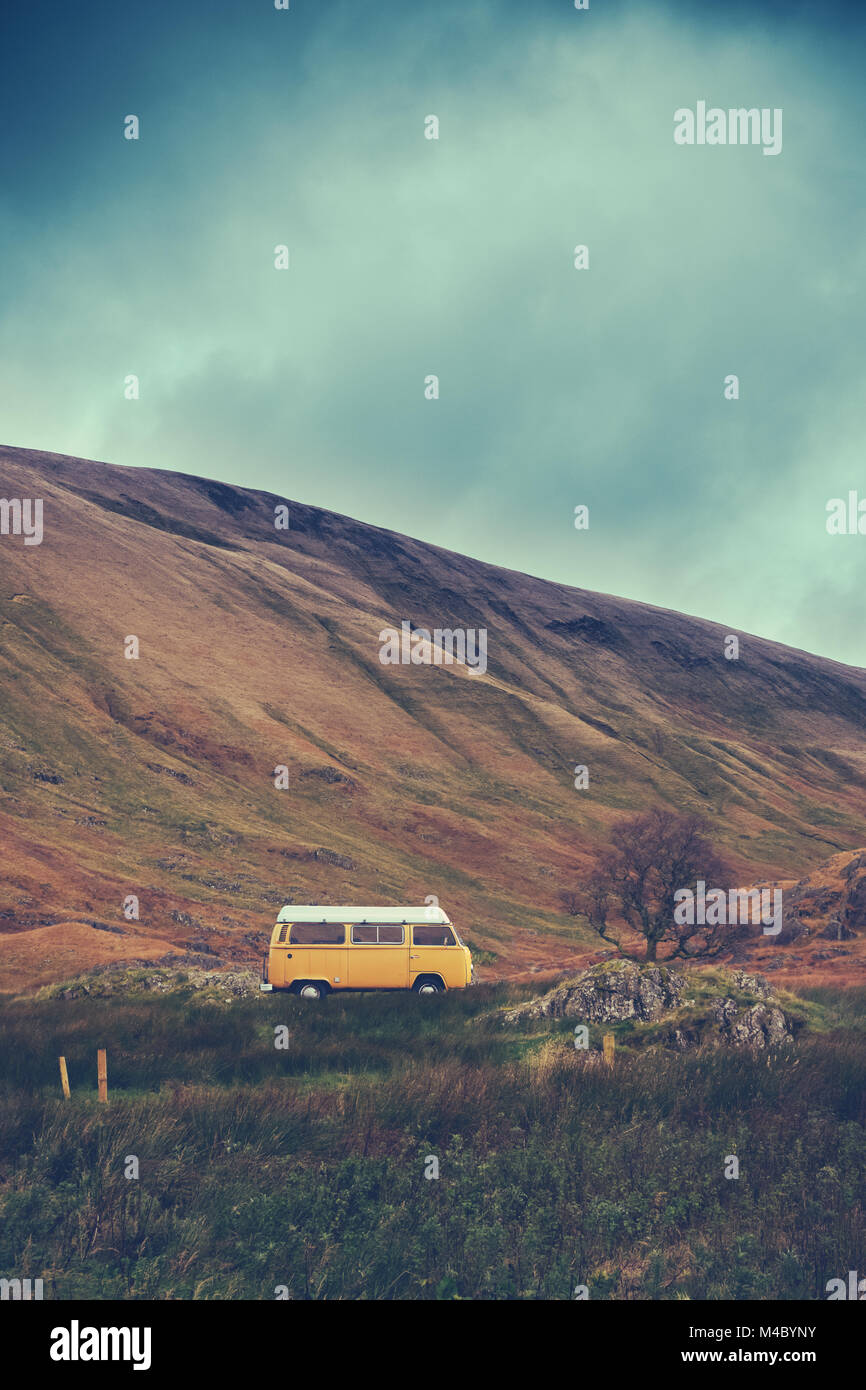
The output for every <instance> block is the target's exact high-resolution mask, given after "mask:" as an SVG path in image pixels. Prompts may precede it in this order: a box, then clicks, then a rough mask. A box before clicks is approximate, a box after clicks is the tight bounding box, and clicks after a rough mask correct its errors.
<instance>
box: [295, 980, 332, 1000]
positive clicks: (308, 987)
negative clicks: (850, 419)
mask: <svg viewBox="0 0 866 1390" xmlns="http://www.w3.org/2000/svg"><path fill="white" fill-rule="evenodd" d="M295 992H296V993H297V994H298V995H299V997H300V998H301V999H324V997H325V995H326V994H327V992H328V987H327V985H323V984H322V982H321V981H320V980H300V981H299V982H298V985H297V988H296V991H295Z"/></svg>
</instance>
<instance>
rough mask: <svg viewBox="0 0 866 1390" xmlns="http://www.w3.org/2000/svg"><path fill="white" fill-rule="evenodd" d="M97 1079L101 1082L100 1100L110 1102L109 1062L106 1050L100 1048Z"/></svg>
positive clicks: (97, 1060)
mask: <svg viewBox="0 0 866 1390" xmlns="http://www.w3.org/2000/svg"><path fill="white" fill-rule="evenodd" d="M96 1077H97V1080H98V1082H99V1099H100V1100H101V1101H104V1102H105V1103H106V1104H107V1102H108V1062H107V1061H106V1058H105V1048H104V1047H100V1048H99V1049H98V1050H97V1053H96Z"/></svg>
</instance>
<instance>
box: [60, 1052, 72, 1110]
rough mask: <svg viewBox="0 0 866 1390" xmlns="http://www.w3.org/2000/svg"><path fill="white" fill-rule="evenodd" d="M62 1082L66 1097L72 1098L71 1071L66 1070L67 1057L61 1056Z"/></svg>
mask: <svg viewBox="0 0 866 1390" xmlns="http://www.w3.org/2000/svg"><path fill="white" fill-rule="evenodd" d="M60 1084H61V1086H62V1087H63V1094H64V1095H65V1097H66V1099H67V1100H71V1099H72V1097H71V1095H70V1092H69V1073H68V1071H67V1070H66V1058H65V1057H61V1058H60Z"/></svg>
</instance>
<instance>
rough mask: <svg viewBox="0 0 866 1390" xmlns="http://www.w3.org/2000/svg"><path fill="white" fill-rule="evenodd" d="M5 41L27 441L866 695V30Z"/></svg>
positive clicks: (258, 18) (82, 16)
mask: <svg viewBox="0 0 866 1390" xmlns="http://www.w3.org/2000/svg"><path fill="white" fill-rule="evenodd" d="M863 9H864V11H866V7H863ZM2 24H3V28H2V33H0V37H2V43H3V52H4V81H3V84H2V90H0V146H2V179H0V302H2V317H0V374H2V417H3V418H2V427H0V442H2V443H6V444H13V445H18V446H24V447H31V448H38V449H48V450H54V451H57V452H60V453H67V454H75V455H81V456H84V457H89V458H96V459H103V460H107V461H109V462H113V463H122V464H132V465H146V466H150V467H159V468H173V469H178V470H181V471H183V472H191V473H198V474H202V475H205V476H208V477H214V478H219V479H222V480H225V481H227V482H235V483H242V484H245V485H248V486H253V487H262V488H266V489H268V490H270V491H272V492H276V493H279V494H280V495H283V496H285V497H286V498H287V499H298V500H301V501H304V502H308V503H313V504H316V505H319V506H324V507H329V508H332V509H334V510H337V511H340V512H344V513H346V514H348V515H350V516H354V517H357V518H359V519H361V520H364V521H369V522H373V523H376V524H379V525H383V526H388V527H392V528H394V529H396V530H398V531H403V532H406V533H409V534H411V535H414V536H419V537H421V538H423V539H425V540H429V541H435V542H437V543H439V544H441V545H445V546H448V547H450V548H452V549H454V550H459V551H463V552H465V553H468V554H471V555H475V556H478V557H481V558H483V559H486V560H491V561H494V562H496V563H500V564H504V565H508V566H510V567H511V568H514V569H520V570H525V571H527V572H529V573H532V574H537V575H543V576H545V577H549V578H552V579H557V580H560V581H563V582H565V583H569V584H575V585H579V586H581V587H585V588H589V589H598V590H602V591H604V592H608V593H614V594H622V595H626V596H627V597H630V598H635V599H641V600H644V601H646V602H650V603H654V604H659V605H661V606H663V607H668V608H673V609H678V610H681V611H683V612H686V613H692V614H697V615H700V616H703V617H707V618H712V619H715V620H718V621H720V622H722V623H724V624H726V625H728V626H729V627H730V629H731V630H732V631H746V632H754V633H759V634H761V635H762V636H766V637H772V638H777V639H779V640H781V641H784V642H787V643H790V644H792V645H794V646H797V647H803V648H806V649H807V650H810V651H815V652H820V653H823V654H825V655H827V656H832V657H835V658H837V659H839V660H842V661H848V662H852V663H854V664H857V665H862V664H866V624H864V618H863V595H864V592H866V585H864V578H866V535H864V536H860V535H856V536H831V535H828V533H827V530H826V525H825V522H826V504H827V502H828V500H829V499H831V498H834V497H847V494H848V492H849V491H851V490H857V491H858V492H859V494H860V496H862V497H863V498H864V499H866V466H864V460H866V450H864V441H866V390H864V367H863V354H864V284H866V236H864V215H863V214H864V187H866V178H864V174H866V169H864V164H866V158H864V138H866V119H864V117H866V96H864V84H863V80H862V70H863V52H864V49H863V38H864V29H863V21H862V17H858V10H857V8H856V7H852V9H851V10H850V11H849V10H847V9H846V8H845V7H842V6H838V5H835V4H833V3H832V0H830V3H827V0H825V2H824V3H822V4H820V5H819V4H817V3H816V4H815V5H811V4H805V5H800V6H798V5H796V4H790V3H786V4H781V3H770V0H766V3H761V0H751V3H749V4H745V3H743V4H740V3H731V4H724V3H718V4H712V5H710V4H708V3H706V0H701V3H697V0H695V3H693V4H687V3H685V0H683V3H670V4H660V3H636V0H620V2H619V3H617V0H591V3H590V8H589V10H588V11H576V10H575V9H574V6H573V0H532V3H529V0H527V3H516V2H514V0H511V2H509V0H459V3H450V0H449V2H448V3H421V0H418V3H412V4H408V3H386V2H385V0H380V3H372V0H370V2H369V3H364V4H357V3H354V2H352V3H346V4H343V3H340V2H339V0H333V3H331V2H330V0H291V9H290V10H289V11H288V12H283V11H276V10H275V9H274V7H273V3H272V0H214V2H213V3H206V0H151V3H149V4H147V5H139V4H119V3H115V0H104V2H99V3H91V4H85V5H70V4H68V3H62V0H48V3H43V4H40V5H38V6H32V5H30V6H21V7H19V13H17V14H16V15H14V16H12V17H9V16H8V15H7V17H6V18H5V19H4V20H3V21H2ZM698 101H706V102H707V104H708V105H709V106H717V107H721V108H723V109H728V108H732V107H740V106H746V107H758V108H772V109H775V108H781V109H782V111H783V126H782V130H783V144H782V150H781V153H780V154H778V155H777V156H775V157H774V156H766V155H764V154H763V152H762V149H761V148H760V147H754V146H746V147H739V146H722V147H718V146H716V147H710V146H697V145H695V146H692V147H687V146H678V145H676V144H675V143H674V140H673V130H674V111H675V110H676V109H678V108H681V107H691V108H695V106H696V104H697V102H698ZM129 114H135V115H137V116H138V117H139V119H140V123H141V129H140V139H139V140H138V141H131V140H126V139H124V138H123V128H124V117H125V116H127V115H129ZM428 115H436V116H437V117H438V119H439V123H440V129H439V139H438V141H434V140H427V139H425V138H424V122H425V117H427V116H428ZM283 243H284V244H286V245H287V246H288V247H289V252H290V268H289V269H288V270H287V271H280V270H276V269H275V268H274V248H275V246H277V245H278V244H283ZM577 244H586V245H587V246H588V247H589V269H587V270H575V269H574V265H573V253H574V247H575V246H576V245H577ZM132 373H134V374H136V375H137V376H138V377H139V378H140V399H139V400H137V401H134V400H126V399H125V398H124V379H125V378H126V377H127V375H129V374H132ZM731 373H735V374H736V375H737V376H738V377H739V380H740V399H739V400H736V401H732V400H726V399H725V397H724V382H725V377H726V376H727V375H728V374H731ZM430 374H436V375H437V376H438V377H439V381H440V396H439V399H438V400H427V399H425V395H424V381H425V377H427V376H428V375H430ZM0 484H2V479H0ZM0 490H2V489H0ZM581 503H582V504H586V505H588V506H589V509H590V526H589V530H588V531H581V532H578V531H576V530H575V528H574V525H573V516H574V508H575V506H576V505H577V504H581Z"/></svg>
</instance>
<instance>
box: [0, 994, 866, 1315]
mask: <svg viewBox="0 0 866 1390" xmlns="http://www.w3.org/2000/svg"><path fill="white" fill-rule="evenodd" d="M530 992H531V991H530V990H529V989H528V988H516V987H511V988H507V987H502V986H497V987H494V986H483V987H479V988H477V989H475V990H472V991H467V992H466V993H463V994H456V993H455V994H450V995H447V996H445V997H444V998H437V999H432V1000H425V1001H422V1000H419V999H417V998H416V997H413V996H404V995H395V996H387V995H366V996H348V997H342V998H336V997H332V998H330V999H329V1000H327V1001H325V1003H324V1004H323V1005H321V1006H320V1005H310V1004H307V1003H305V1002H302V1001H299V1000H296V999H293V998H291V997H288V996H273V995H269V996H263V997H261V998H257V999H251V1000H248V1001H241V1002H237V1003H232V1004H231V1005H229V1006H226V1005H225V1004H224V1003H223V1004H222V1005H217V1004H211V1003H203V1002H202V1001H201V1000H200V999H198V998H197V997H196V996H195V995H194V994H193V993H192V992H191V991H189V990H186V989H183V988H181V989H179V990H178V991H176V992H174V993H172V994H170V995H166V996H159V997H151V996H145V995H135V994H130V995H129V996H128V997H126V998H124V999H121V1000H118V999H116V998H113V999H104V1000H100V999H90V1000H86V999H85V1000H78V1001H72V1002H69V1001H66V1002H64V1001H62V1000H59V999H43V1000H27V1001H15V1002H11V1001H10V1002H6V1003H4V1004H3V1005H2V1006H0V1007H2V1026H3V1036H4V1047H3V1049H2V1054H0V1100H2V1104H0V1274H3V1275H6V1276H10V1277H11V1276H12V1275H18V1276H20V1277H27V1276H28V1275H29V1276H31V1277H37V1278H38V1277H42V1278H43V1279H44V1280H46V1294H47V1295H48V1294H50V1296H53V1297H55V1298H60V1299H70V1298H88V1297H93V1298H179V1299H190V1298H251V1299H261V1298H266V1299H270V1298H273V1297H274V1296H275V1290H276V1289H277V1287H279V1286H285V1287H287V1289H288V1291H289V1294H290V1296H291V1297H292V1298H295V1299H311V1298H329V1299H336V1298H344V1299H389V1298H410V1299H453V1298H475V1299H493V1298H496V1299H539V1298H544V1299H548V1298H550V1299H568V1298H570V1297H572V1296H573V1292H574V1289H575V1286H576V1285H578V1284H586V1285H588V1287H589V1289H590V1296H591V1297H593V1298H646V1299H672V1298H692V1299H708V1298H710V1299H742V1298H764V1299H801V1298H804V1299H815V1298H823V1297H825V1296H826V1295H825V1284H826V1281H827V1280H828V1279H829V1278H831V1277H835V1276H837V1275H839V1274H844V1272H845V1271H846V1270H848V1269H849V1268H855V1267H858V1263H857V1262H858V1260H859V1261H860V1265H861V1266H862V1259H863V1250H864V1235H866V1223H864V1216H863V1155H864V1152H866V1143H864V1140H866V1036H864V1030H863V1029H862V1026H861V1021H862V1005H863V1002H864V1001H863V998H862V997H861V998H859V999H853V1000H851V999H850V998H842V997H840V998H836V997H835V996H830V995H829V994H828V992H827V991H824V992H823V994H824V995H827V997H826V998H821V999H814V998H813V1000H812V1003H813V1004H814V1005H815V1007H816V1008H818V1009H819V1010H820V1017H821V1019H822V1021H823V1024H824V1031H823V1032H820V1033H812V1032H811V1031H804V1032H803V1033H802V1034H801V1036H800V1037H799V1039H798V1041H797V1043H796V1045H795V1046H794V1047H793V1048H791V1049H789V1050H788V1051H787V1052H785V1053H780V1054H778V1055H771V1056H769V1057H768V1056H767V1055H766V1054H764V1055H761V1054H755V1055H752V1054H750V1053H746V1052H737V1053H731V1052H726V1051H723V1050H712V1049H706V1050H700V1051H694V1052H689V1053H685V1054H673V1053H669V1052H664V1051H646V1050H643V1051H642V1050H640V1049H638V1048H632V1047H629V1048H623V1049H621V1050H619V1051H618V1054H617V1060H616V1065H615V1067H614V1068H613V1070H612V1071H609V1070H608V1069H607V1068H605V1067H603V1066H601V1065H599V1064H598V1062H597V1060H596V1059H595V1058H594V1057H593V1058H591V1059H587V1057H586V1056H585V1055H580V1054H578V1053H576V1051H575V1049H574V1048H573V1046H572V1045H571V1028H570V1025H568V1024H560V1025H553V1026H551V1025H549V1024H544V1023H542V1024H533V1025H531V1026H528V1027H527V1028H526V1029H523V1030H514V1029H510V1030H509V1029H504V1028H502V1027H501V1025H500V1023H499V1021H498V1018H497V1017H496V1016H495V1015H496V1014H497V1013H498V1006H499V1005H500V1004H502V1003H504V1002H516V1001H517V1000H518V999H521V998H525V997H527V995H528V994H529V993H530ZM810 993H811V995H812V996H814V995H816V994H818V993H821V992H819V991H811V992H810ZM860 993H861V995H862V993H863V992H860ZM491 1011H492V1012H491ZM281 1024H285V1025H286V1026H287V1027H288V1030H289V1047H288V1050H286V1051H278V1050H276V1049H275V1047H274V1041H273V1040H274V1026H275V1025H281ZM600 1031H601V1030H592V1043H593V1047H597V1045H598V1041H599V1034H600ZM99 1046H105V1047H106V1048H107V1049H108V1069H109V1096H110V1102H109V1105H108V1106H107V1107H105V1106H100V1105H99V1104H98V1102H97V1100H96V1095H95V1090H96V1049H97V1047H99ZM60 1053H63V1054H64V1055H65V1056H66V1058H67V1062H68V1066H69V1074H70V1080H71V1084H72V1088H73V1098H72V1100H71V1101H64V1100H63V1099H62V1098H61V1097H60V1088H59V1074H58V1066H57V1057H58V1055H59V1054H60ZM732 1153H735V1154H737V1155H738V1157H739V1160H740V1171H741V1176H740V1177H739V1179H737V1180H728V1179H725V1177H724V1163H725V1156H726V1155H727V1154H732ZM129 1155H134V1156H136V1157H137V1158H138V1160H139V1165H140V1176H139V1178H138V1180H129V1179H127V1178H126V1177H125V1176H124V1167H125V1163H126V1160H127V1157H128V1156H129ZM428 1155H433V1156H435V1157H436V1158H437V1159H438V1161H439V1171H440V1176H439V1178H438V1179H434V1180H427V1179H425V1177H424V1171H425V1162H426V1159H427V1156H428Z"/></svg>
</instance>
